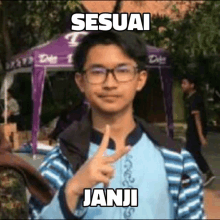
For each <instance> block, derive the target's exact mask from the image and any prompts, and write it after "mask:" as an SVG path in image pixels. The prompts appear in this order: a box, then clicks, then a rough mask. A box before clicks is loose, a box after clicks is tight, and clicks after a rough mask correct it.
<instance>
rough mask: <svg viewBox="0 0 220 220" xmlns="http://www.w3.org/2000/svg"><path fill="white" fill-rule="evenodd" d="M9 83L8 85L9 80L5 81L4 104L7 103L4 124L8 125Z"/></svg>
mask: <svg viewBox="0 0 220 220" xmlns="http://www.w3.org/2000/svg"><path fill="white" fill-rule="evenodd" d="M7 87H8V83H7V80H6V81H5V96H4V103H5V111H4V112H5V114H4V123H5V124H7V123H8V117H7V115H8V93H7V90H8V88H7Z"/></svg>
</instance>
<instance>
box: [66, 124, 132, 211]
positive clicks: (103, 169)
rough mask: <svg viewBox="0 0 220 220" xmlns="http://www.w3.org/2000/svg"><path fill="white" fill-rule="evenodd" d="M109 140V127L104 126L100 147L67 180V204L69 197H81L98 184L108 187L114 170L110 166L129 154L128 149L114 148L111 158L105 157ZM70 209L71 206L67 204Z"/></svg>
mask: <svg viewBox="0 0 220 220" xmlns="http://www.w3.org/2000/svg"><path fill="white" fill-rule="evenodd" d="M109 139H110V126H109V125H106V130H105V133H104V136H103V139H102V142H101V145H100V147H99V149H98V150H97V152H96V153H95V155H94V156H93V157H92V158H90V159H89V160H87V161H86V162H85V164H84V165H83V166H82V167H81V168H80V169H79V170H78V172H77V173H76V174H75V176H74V177H73V178H72V179H70V180H69V182H68V184H67V186H66V197H67V202H68V201H69V202H70V203H71V196H72V195H75V196H76V195H77V196H81V195H82V194H83V190H84V189H85V188H93V187H94V186H95V185H97V184H98V183H104V185H105V187H106V186H108V184H109V182H110V180H111V179H112V178H113V176H114V172H115V171H114V169H113V167H112V164H113V163H115V162H116V161H118V160H119V159H120V158H121V157H123V156H124V155H125V154H126V153H128V152H129V150H130V147H128V146H127V147H124V148H120V149H121V150H118V149H117V148H116V152H115V153H114V154H113V155H111V156H106V155H105V151H106V150H107V147H108V144H109ZM69 206H70V207H73V205H71V204H69Z"/></svg>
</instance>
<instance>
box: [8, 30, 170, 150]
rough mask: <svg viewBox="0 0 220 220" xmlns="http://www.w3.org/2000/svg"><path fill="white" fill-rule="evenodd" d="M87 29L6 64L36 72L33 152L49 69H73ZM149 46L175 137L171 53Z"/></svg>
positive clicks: (14, 69) (151, 65) (15, 69)
mask: <svg viewBox="0 0 220 220" xmlns="http://www.w3.org/2000/svg"><path fill="white" fill-rule="evenodd" d="M86 34H87V32H70V33H66V34H64V35H61V36H60V37H58V38H57V39H55V40H51V41H49V42H46V43H45V44H42V45H40V46H37V47H34V48H32V49H30V50H28V51H26V52H25V53H21V54H18V55H16V56H14V57H13V58H12V59H11V61H10V62H8V63H7V64H6V68H7V72H8V73H18V72H23V71H29V72H32V100H33V116H32V119H33V120H32V145H33V154H36V153H37V134H38V131H39V126H40V114H41V105H42V97H43V89H44V80H45V75H46V72H47V71H48V70H63V71H65V70H71V69H72V68H73V66H72V54H73V53H74V51H75V48H76V46H77V45H78V43H79V41H80V40H81V39H82V37H83V36H84V35H86ZM146 47H147V49H148V53H149V55H148V58H149V64H148V65H147V67H148V68H159V71H160V77H161V86H162V88H163V92H164V104H165V111H166V116H167V126H168V135H169V136H170V137H173V113H172V111H173V110H172V75H171V74H170V69H171V67H170V57H169V53H168V52H167V51H165V50H164V49H161V48H156V47H153V46H146Z"/></svg>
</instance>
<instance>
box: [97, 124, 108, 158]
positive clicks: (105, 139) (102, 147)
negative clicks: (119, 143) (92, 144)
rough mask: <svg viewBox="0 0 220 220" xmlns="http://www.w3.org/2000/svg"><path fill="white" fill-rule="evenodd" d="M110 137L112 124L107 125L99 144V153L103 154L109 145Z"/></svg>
mask: <svg viewBox="0 0 220 220" xmlns="http://www.w3.org/2000/svg"><path fill="white" fill-rule="evenodd" d="M109 138H110V126H109V125H106V128H105V133H104V136H103V139H102V142H101V144H100V146H99V149H98V151H97V155H99V156H103V154H104V152H105V151H106V149H107V147H108V143H109Z"/></svg>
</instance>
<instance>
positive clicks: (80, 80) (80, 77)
mask: <svg viewBox="0 0 220 220" xmlns="http://www.w3.org/2000/svg"><path fill="white" fill-rule="evenodd" d="M75 82H76V85H77V86H78V88H79V90H80V91H81V92H82V93H84V91H85V82H84V77H83V75H82V74H80V73H75Z"/></svg>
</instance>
